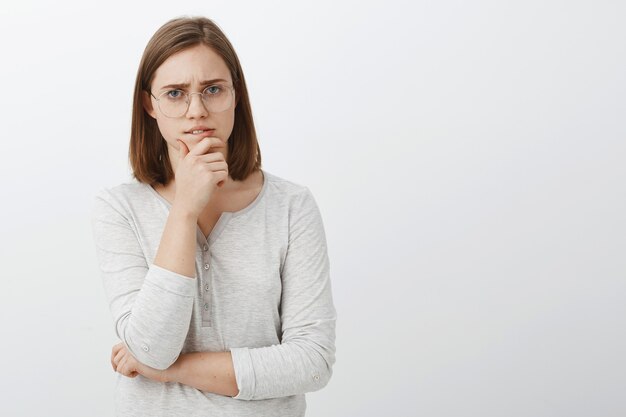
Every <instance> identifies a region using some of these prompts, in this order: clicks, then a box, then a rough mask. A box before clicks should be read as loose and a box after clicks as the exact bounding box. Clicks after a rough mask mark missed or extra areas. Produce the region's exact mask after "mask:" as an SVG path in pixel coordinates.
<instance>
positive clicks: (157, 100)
mask: <svg viewBox="0 0 626 417" xmlns="http://www.w3.org/2000/svg"><path fill="white" fill-rule="evenodd" d="M218 85H219V86H222V87H226V88H228V89H229V90H230V91H231V102H230V104H233V103H232V99H233V98H235V87H233V86H230V85H224V84H211V85H207V86H206V87H205V88H204V90H206V89H207V88H209V87H215V86H218ZM204 90H202V91H200V92H193V93H188V92H186V91H183V90H181V89H179V88H176V89H173V90H167V91H164V92H162V93H161V94H159V98H156V97H154V94H152V91H150V90H147V91H148V92H149V93H150V95H151V96H152V97H153V98H154V99H155V100H156V102H157V106H158V107H159V110H160V111H161V113H162V114H163V116H165V117H168V118H170V119H176V118H177V117H182V116H184V115H185V113H187V112H188V111H189V106H190V105H191V96H192V95H194V94H200V100H201V101H202V105H203V106H204V108H205V109H206V110H207V111H209V109H207V107H206V105H205V102H204V100H202V97H204ZM172 91H180V92H181V93H183V94H185V95H186V96H187V99H186V100H185V102H186V103H187V108H186V109H185V111H184V112H182V114H181V115H180V116H168V115H167V114H165V113H164V112H163V110H161V102H160V101H161V96H163V94H167V93H169V92H172ZM229 107H230V106H229ZM226 110H228V108H226V109H224V110H221V111H218V112H211V113H221V112H224V111H226Z"/></svg>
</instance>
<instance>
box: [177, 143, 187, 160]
mask: <svg viewBox="0 0 626 417" xmlns="http://www.w3.org/2000/svg"><path fill="white" fill-rule="evenodd" d="M176 140H177V141H178V144H179V145H178V146H179V149H178V159H179V160H180V159H183V158H184V157H185V156H187V154H188V153H189V148H188V147H187V145H186V144H185V142H183V141H182V140H180V139H176Z"/></svg>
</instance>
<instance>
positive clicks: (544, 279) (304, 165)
mask: <svg viewBox="0 0 626 417" xmlns="http://www.w3.org/2000/svg"><path fill="white" fill-rule="evenodd" d="M122 6H123V7H122ZM183 14H191V15H196V14H200V15H205V16H207V17H210V18H213V19H214V20H215V21H216V22H217V23H218V24H219V25H220V26H221V27H222V29H223V30H224V31H225V32H226V34H227V35H228V36H229V38H230V40H231V41H232V43H233V45H234V46H235V48H236V50H237V52H238V54H239V58H240V60H241V62H242V65H243V68H244V72H245V76H246V78H247V81H248V87H249V89H250V94H251V100H252V106H253V111H254V116H255V121H256V124H257V127H258V133H259V138H260V144H261V149H262V155H263V158H264V159H263V160H264V168H265V169H266V170H267V171H269V172H271V173H273V174H275V175H279V176H282V177H284V178H286V179H289V180H292V181H295V182H298V183H301V184H305V185H307V186H309V187H310V188H311V190H312V191H313V193H314V195H315V197H316V199H317V201H318V204H319V206H320V209H321V211H322V215H323V218H324V222H325V227H326V231H327V239H328V245H329V251H330V253H329V255H330V259H331V273H332V279H333V290H334V295H335V303H336V306H337V310H338V323H337V326H338V327H337V363H336V365H335V368H334V376H333V378H332V380H331V382H330V383H329V385H328V386H327V387H326V388H325V389H323V390H321V391H318V392H315V393H312V394H309V395H307V399H308V403H309V408H308V413H307V415H309V416H325V417H331V416H341V417H345V416H355V417H364V416H428V417H439V416H446V417H447V416H450V417H457V416H476V417H486V416H493V417H500V416H507V417H511V416H533V417H537V416H568V417H574V416H605V417H607V416H623V415H624V414H625V413H626V400H625V398H626V397H624V396H623V389H624V384H625V382H626V381H625V379H624V375H625V374H626V363H625V359H624V357H625V356H624V351H625V349H626V337H625V334H624V327H625V325H626V319H625V313H626V311H625V310H626V307H625V304H626V303H624V299H625V294H626V280H625V279H624V278H625V273H626V257H625V256H624V253H625V251H626V221H625V220H624V213H625V212H626V193H625V189H624V184H625V180H626V165H625V163H624V161H625V157H626V142H625V141H624V139H625V134H626V126H625V122H624V121H625V117H624V114H625V110H626V99H625V97H626V81H625V79H624V74H626V59H625V54H624V51H625V50H626V26H624V24H623V22H624V17H625V16H626V6H625V3H624V2H619V1H617V0H612V1H611V0H595V1H591V0H589V1H556V0H541V1H538V0H531V1H517V2H511V1H486V0H482V1H474V2H464V1H437V2H434V1H428V2H424V1H421V2H419V1H418V2H415V1H411V2H409V1H407V2H400V1H384V2H376V3H374V2H363V1H341V2H340V1H336V0H335V1H319V0H318V1H315V2H313V1H311V2H306V3H305V2H283V3H279V2H267V1H264V2H252V1H251V2H246V3H242V2H233V1H219V2H218V1H212V2H207V1H188V2H176V1H160V2H156V1H150V2H147V1H146V2H143V3H142V4H140V3H139V2H128V1H127V2H123V3H120V4H118V5H117V6H116V7H111V6H109V7H104V2H101V3H96V2H93V3H90V2H84V1H82V2H81V1H75V2H67V1H66V2H43V1H42V2H41V3H40V4H36V3H33V2H25V1H21V2H19V3H18V2H16V1H13V2H3V3H2V5H0V42H1V48H2V51H3V54H2V65H0V79H1V80H2V81H3V82H4V83H3V85H2V88H1V89H0V94H1V95H0V97H2V99H1V100H0V117H1V120H2V124H1V127H0V129H1V130H0V132H1V133H0V135H1V136H2V142H1V143H2V164H0V178H1V181H2V184H1V189H2V204H1V205H0V210H1V212H0V219H1V221H2V232H1V233H0V236H1V237H0V239H1V241H0V243H1V248H0V249H1V250H0V254H1V255H0V256H2V261H1V262H2V270H1V271H2V272H1V274H2V281H0V282H1V288H0V301H1V304H0V324H1V326H2V341H1V344H0V346H1V349H2V351H1V355H0V369H2V376H1V377H0V396H1V397H2V398H1V399H0V414H1V415H3V416H35V415H46V416H63V417H70V416H81V417H83V416H92V417H97V416H111V415H113V382H114V373H113V371H112V370H111V367H110V363H109V355H110V351H111V347H112V346H113V344H114V343H116V340H115V334H114V331H113V324H112V319H111V317H110V315H109V311H108V306H107V304H106V300H105V298H104V294H103V288H102V286H101V281H100V277H99V271H98V269H97V263H96V259H95V249H94V244H93V241H92V234H91V233H92V232H91V228H90V218H89V215H90V213H89V210H90V206H91V203H92V200H93V196H94V194H95V192H96V191H97V190H98V189H99V188H101V187H102V186H112V185H116V184H118V183H121V182H124V181H127V180H129V178H130V170H129V167H128V162H127V152H128V138H129V126H130V108H131V96H132V89H133V83H134V79H135V75H136V71H137V66H138V63H139V60H140V57H141V53H142V52H143V49H144V47H145V45H146V42H147V41H148V39H149V38H150V37H151V36H152V34H153V33H154V31H155V30H156V29H157V28H158V27H159V26H161V25H162V24H163V23H165V21H167V20H169V19H170V18H173V17H176V16H179V15H183Z"/></svg>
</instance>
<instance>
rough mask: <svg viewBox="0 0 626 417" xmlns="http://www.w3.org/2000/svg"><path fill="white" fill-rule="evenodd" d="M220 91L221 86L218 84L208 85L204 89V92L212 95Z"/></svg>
mask: <svg viewBox="0 0 626 417" xmlns="http://www.w3.org/2000/svg"><path fill="white" fill-rule="evenodd" d="M221 91H222V86H220V85H210V86H208V87H207V88H205V89H204V92H205V93H206V94H209V95H211V96H214V95H216V94H219V93H220V92H221Z"/></svg>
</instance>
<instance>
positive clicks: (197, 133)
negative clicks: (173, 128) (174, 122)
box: [185, 129, 215, 138]
mask: <svg viewBox="0 0 626 417" xmlns="http://www.w3.org/2000/svg"><path fill="white" fill-rule="evenodd" d="M185 133H187V134H189V135H193V136H194V137H198V138H205V137H208V136H212V135H213V134H214V133H215V129H194V130H190V131H188V132H185Z"/></svg>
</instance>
